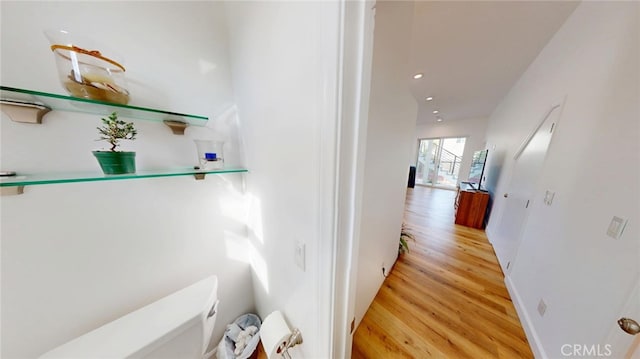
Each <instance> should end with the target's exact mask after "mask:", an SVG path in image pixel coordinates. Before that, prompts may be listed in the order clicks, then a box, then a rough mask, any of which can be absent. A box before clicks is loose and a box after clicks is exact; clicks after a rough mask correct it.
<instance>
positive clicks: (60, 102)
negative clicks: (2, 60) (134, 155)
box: [0, 86, 209, 126]
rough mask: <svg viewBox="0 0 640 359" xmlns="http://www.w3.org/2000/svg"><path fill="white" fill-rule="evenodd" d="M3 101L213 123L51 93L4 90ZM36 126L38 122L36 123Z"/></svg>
mask: <svg viewBox="0 0 640 359" xmlns="http://www.w3.org/2000/svg"><path fill="white" fill-rule="evenodd" d="M0 99H2V102H3V105H15V104H19V103H22V104H23V105H29V104H35V105H36V106H38V104H39V105H44V106H45V107H48V108H50V109H51V110H59V111H71V112H83V113H92V114H98V115H109V114H111V113H112V112H117V113H118V115H119V116H120V117H126V118H132V119H141V120H150V121H157V122H164V121H165V120H170V121H179V122H185V123H188V124H189V125H194V126H204V125H206V123H207V121H208V120H209V118H208V117H206V116H199V115H190V114H186V113H179V112H171V111H164V110H158V109H154V108H148V107H139V106H131V105H121V104H117V103H110V102H103V101H97V100H91V99H87V98H79V97H72V96H66V95H58V94H53V93H47V92H40V91H33V90H24V89H19V88H14V87H6V86H0ZM34 122H35V121H34Z"/></svg>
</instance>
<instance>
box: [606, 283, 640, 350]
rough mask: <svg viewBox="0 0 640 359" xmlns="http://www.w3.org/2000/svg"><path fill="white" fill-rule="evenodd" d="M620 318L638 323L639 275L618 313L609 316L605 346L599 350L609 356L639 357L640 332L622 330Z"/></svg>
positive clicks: (639, 308)
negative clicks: (633, 332) (611, 316)
mask: <svg viewBox="0 0 640 359" xmlns="http://www.w3.org/2000/svg"><path fill="white" fill-rule="evenodd" d="M621 318H628V319H632V320H634V321H635V322H637V323H640V277H638V279H637V280H636V283H635V286H634V288H632V289H631V290H630V294H629V296H628V298H627V300H626V303H625V305H624V307H623V309H622V310H621V311H620V313H619V314H618V315H617V316H616V317H613V318H611V329H610V330H609V336H608V337H607V340H606V341H605V344H604V345H605V347H604V348H601V351H602V352H604V353H607V354H609V353H610V355H608V356H609V357H610V358H620V359H623V358H624V359H640V333H637V334H630V333H627V332H625V331H623V330H622V329H621V328H620V325H619V324H618V320H619V319H621ZM607 345H608V347H606V346H607Z"/></svg>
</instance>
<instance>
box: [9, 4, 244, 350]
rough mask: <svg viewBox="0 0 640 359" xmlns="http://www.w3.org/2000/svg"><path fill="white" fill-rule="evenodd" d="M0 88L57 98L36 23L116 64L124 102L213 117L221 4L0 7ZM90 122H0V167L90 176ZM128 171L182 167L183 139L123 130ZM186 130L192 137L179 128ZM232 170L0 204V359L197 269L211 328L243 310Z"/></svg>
mask: <svg viewBox="0 0 640 359" xmlns="http://www.w3.org/2000/svg"><path fill="white" fill-rule="evenodd" d="M0 6H1V10H2V11H1V16H2V17H1V21H0V23H1V26H2V28H1V30H2V31H1V33H2V41H1V46H2V47H1V50H2V51H1V53H2V58H1V66H2V67H1V69H2V72H1V77H2V85H5V86H13V87H21V88H30V89H35V90H44V91H51V92H55V93H64V90H63V88H62V86H61V85H60V84H59V82H58V77H57V73H56V67H55V62H54V58H53V55H52V53H51V51H50V49H49V43H48V41H47V39H46V38H45V37H44V35H43V34H42V30H43V29H45V28H54V29H56V28H62V27H64V28H66V29H68V30H69V31H71V32H82V34H83V35H85V36H88V37H90V38H93V39H94V40H96V41H100V42H103V43H104V44H106V45H108V46H110V47H113V48H116V49H118V50H119V51H120V52H121V53H122V54H124V55H125V58H126V63H125V66H126V67H127V77H128V80H129V85H130V86H129V87H130V90H131V92H132V100H131V104H134V105H157V106H158V107H160V108H163V109H168V110H173V111H178V112H189V113H195V114H201V115H205V116H209V117H210V118H213V121H212V122H213V124H212V125H213V127H215V128H218V129H220V130H221V132H218V134H219V135H221V136H223V137H226V139H227V140H228V141H229V142H230V146H227V148H226V150H227V152H226V153H227V155H228V156H227V160H229V162H230V163H229V165H233V164H236V165H238V164H241V163H239V158H240V157H239V151H238V147H237V144H236V143H237V138H236V137H235V136H236V135H235V134H234V131H235V130H234V128H235V124H234V123H233V122H232V121H231V120H229V121H231V122H229V121H227V120H225V119H224V118H220V117H219V115H220V114H222V113H223V112H225V111H227V109H228V108H229V107H230V106H231V105H232V103H233V97H232V96H233V94H232V90H231V80H230V71H229V60H228V52H227V39H226V29H225V17H224V9H223V7H222V5H221V4H219V3H213V2H180V3H176V2H99V3H96V2H87V3H83V2H68V3H67V2H55V3H53V2H7V1H3V2H2V3H1V5H0ZM99 118H100V116H97V115H90V114H78V113H66V112H52V113H50V114H48V115H47V116H46V117H45V119H44V124H43V125H39V126H38V125H29V124H20V123H14V122H11V121H10V120H9V119H8V117H7V116H5V115H4V114H2V118H1V121H2V122H1V124H2V126H1V130H2V133H1V136H2V142H1V147H0V149H1V160H2V169H3V170H16V171H18V172H54V171H58V172H60V171H99V167H98V165H97V162H96V161H95V159H94V158H93V156H92V155H91V152H90V151H91V150H93V149H97V148H100V147H102V146H103V145H102V144H100V143H97V142H95V141H94V140H95V139H96V138H97V131H96V130H95V127H96V126H98V125H99V122H100V121H99ZM136 126H137V127H138V129H139V139H138V140H136V141H134V142H133V143H131V144H127V145H126V146H125V147H128V148H131V149H133V150H135V151H137V153H138V168H141V169H145V168H159V167H160V168H162V167H187V166H192V165H193V164H194V162H195V146H194V145H193V143H192V139H191V138H190V136H174V135H172V134H171V132H170V130H169V129H168V128H167V127H165V126H163V125H161V124H158V123H152V122H148V121H136ZM192 132H193V131H192ZM241 187H242V175H226V176H220V177H216V176H208V177H207V179H206V180H204V181H198V182H196V181H195V180H194V179H193V178H192V177H179V178H161V179H147V180H133V181H115V182H96V183H76V184H60V185H50V186H29V187H26V189H25V194H24V195H21V196H11V197H2V198H1V206H0V207H1V210H2V214H1V215H2V217H1V222H2V223H1V224H2V228H1V232H0V233H1V235H2V246H1V249H2V267H1V269H2V288H1V289H2V323H1V324H2V353H1V354H2V355H1V356H2V357H3V358H7V359H10V358H20V359H23V358H33V357H36V356H38V355H39V354H42V353H43V352H45V351H47V350H49V349H51V348H53V347H55V346H57V345H59V344H62V343H63V342H65V341H67V340H70V339H72V338H74V337H76V336H78V335H80V334H83V333H85V332H87V331H89V330H91V329H93V328H96V327H97V326H99V325H101V324H104V323H106V322H108V321H111V320H113V319H115V318H117V317H119V316H121V315H123V314H125V313H127V312H129V311H131V310H134V309H136V308H138V307H140V306H143V305H145V304H147V303H150V302H152V301H154V300H156V299H159V298H160V297H162V296H164V295H166V294H169V293H170V292H172V291H175V290H178V289H180V288H182V287H185V286H187V285H189V284H190V283H193V282H195V281H197V280H199V279H201V278H204V277H205V276H208V275H210V274H217V275H218V277H219V281H220V282H219V297H220V300H221V306H220V316H219V317H218V325H217V328H216V330H215V332H214V339H215V340H216V344H217V340H218V339H219V338H220V337H221V335H222V332H223V330H224V325H225V324H226V323H228V322H230V321H232V320H233V319H234V318H235V317H237V316H238V315H240V314H243V313H246V312H248V311H250V310H252V309H253V307H254V302H253V291H252V288H251V275H250V267H249V264H248V258H247V255H246V250H245V249H244V248H243V245H245V244H246V238H245V235H246V234H245V233H246V227H245V225H244V215H245V214H244V211H243V203H244V198H243V194H242V190H241Z"/></svg>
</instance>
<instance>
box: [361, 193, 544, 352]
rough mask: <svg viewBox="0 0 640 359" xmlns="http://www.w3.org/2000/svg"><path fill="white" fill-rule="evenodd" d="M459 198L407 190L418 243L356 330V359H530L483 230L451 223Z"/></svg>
mask: <svg viewBox="0 0 640 359" xmlns="http://www.w3.org/2000/svg"><path fill="white" fill-rule="evenodd" d="M455 194H456V193H455V192H454V191H447V190H440V189H430V188H426V187H419V186H416V188H415V189H411V188H409V189H408V193H407V202H406V208H405V223H406V224H407V226H408V229H409V231H410V232H411V233H413V234H414V235H415V237H416V240H415V241H409V248H410V252H409V253H406V254H404V255H402V256H401V257H400V258H399V259H398V261H397V263H396V264H395V266H394V268H393V270H392V271H391V273H390V274H389V276H388V277H387V278H386V279H385V281H384V283H383V285H382V287H381V288H380V290H379V291H378V294H377V295H376V297H375V299H374V301H373V303H372V305H371V307H369V310H368V311H367V313H366V314H365V316H364V319H363V320H362V322H361V323H360V326H359V327H358V329H357V330H356V333H355V335H354V340H353V352H352V358H385V359H386V358H429V357H435V358H509V359H514V358H533V354H532V353H531V350H530V348H529V345H528V343H527V339H526V337H525V334H524V331H523V330H522V327H521V325H520V321H519V319H518V315H517V314H516V311H515V309H514V307H513V304H512V302H511V299H510V297H509V294H508V292H507V289H506V288H505V285H504V276H503V274H502V271H501V269H500V266H499V264H498V261H497V259H496V256H495V254H494V252H493V248H492V247H491V245H490V244H489V241H488V240H487V237H486V236H485V234H484V231H481V230H477V229H472V228H468V227H463V226H458V225H455V224H454V223H453V222H454V209H453V201H454V198H455Z"/></svg>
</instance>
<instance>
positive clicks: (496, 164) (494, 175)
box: [484, 145, 506, 228]
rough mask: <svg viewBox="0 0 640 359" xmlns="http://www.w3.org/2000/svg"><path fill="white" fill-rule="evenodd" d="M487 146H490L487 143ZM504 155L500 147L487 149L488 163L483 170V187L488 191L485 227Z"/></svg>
mask: <svg viewBox="0 0 640 359" xmlns="http://www.w3.org/2000/svg"><path fill="white" fill-rule="evenodd" d="M487 147H491V146H490V145H487ZM505 157H506V151H505V150H500V149H493V147H492V150H491V151H489V158H488V159H487V162H488V165H487V170H486V171H485V177H486V181H485V183H484V186H485V188H486V189H487V190H488V191H489V194H490V196H489V204H488V205H487V214H486V215H485V217H484V224H485V228H486V226H487V224H488V223H489V219H490V218H491V210H492V208H493V202H494V201H495V196H496V193H495V192H496V188H497V187H498V179H499V178H500V174H501V173H502V167H503V165H504V159H505Z"/></svg>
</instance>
